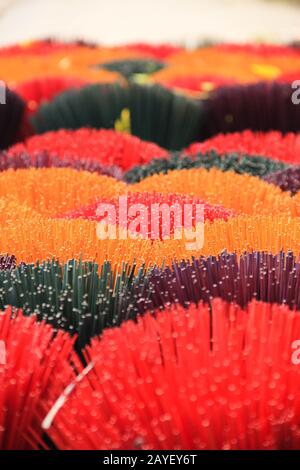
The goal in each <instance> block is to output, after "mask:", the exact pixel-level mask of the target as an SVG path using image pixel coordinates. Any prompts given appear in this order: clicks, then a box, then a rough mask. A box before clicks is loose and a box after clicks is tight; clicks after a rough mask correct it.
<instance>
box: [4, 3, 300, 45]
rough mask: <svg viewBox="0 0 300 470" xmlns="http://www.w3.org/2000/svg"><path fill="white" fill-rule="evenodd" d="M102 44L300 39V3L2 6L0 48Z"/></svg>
mask: <svg viewBox="0 0 300 470" xmlns="http://www.w3.org/2000/svg"><path fill="white" fill-rule="evenodd" d="M47 36H56V37H60V38H66V39H67V38H80V37H84V38H86V39H89V40H94V41H97V42H101V43H108V44H115V43H124V42H129V41H141V40H144V41H151V42H160V41H173V42H176V43H183V44H186V45H188V46H193V45H195V44H197V42H198V41H201V40H203V39H214V38H215V39H224V40H226V41H247V40H248V41H249V40H256V39H258V40H268V41H278V42H279V41H289V40H291V39H295V38H296V39H300V8H299V2H298V6H297V2H283V3H281V2H279V1H272V0H206V1H204V0H0V44H9V43H12V42H15V41H22V40H28V39H32V38H35V37H47Z"/></svg>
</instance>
